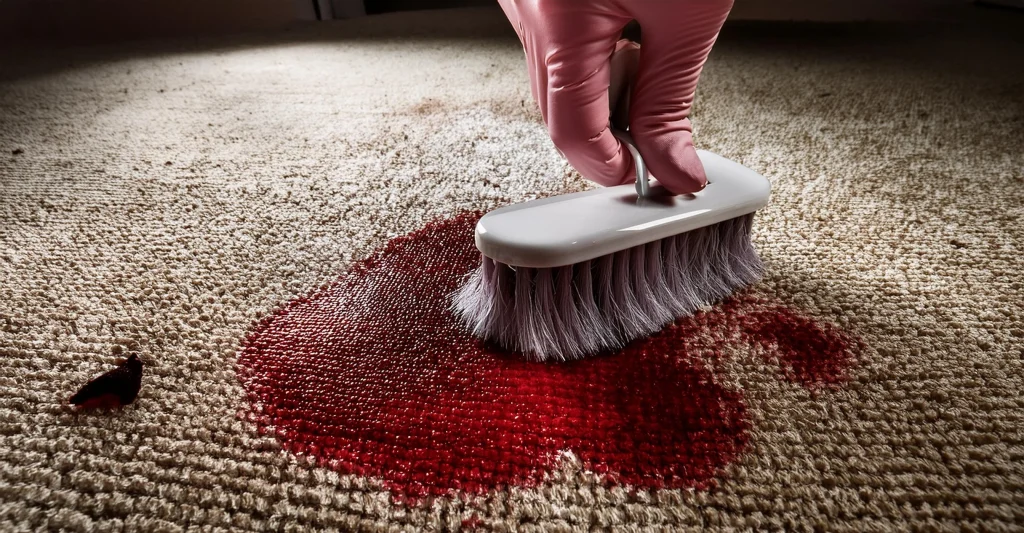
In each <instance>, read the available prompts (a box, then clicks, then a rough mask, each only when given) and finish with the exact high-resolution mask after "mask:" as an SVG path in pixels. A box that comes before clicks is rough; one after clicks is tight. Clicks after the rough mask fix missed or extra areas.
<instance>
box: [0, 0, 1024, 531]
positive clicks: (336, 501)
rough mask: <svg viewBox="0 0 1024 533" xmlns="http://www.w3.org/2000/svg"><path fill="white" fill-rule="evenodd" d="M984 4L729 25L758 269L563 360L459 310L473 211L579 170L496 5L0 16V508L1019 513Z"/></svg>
mask: <svg viewBox="0 0 1024 533" xmlns="http://www.w3.org/2000/svg"><path fill="white" fill-rule="evenodd" d="M951 28H953V29H951ZM1000 28H1003V26H1001V25H998V24H996V25H985V26H981V25H978V24H976V21H973V20H972V19H969V18H965V20H963V21H961V22H959V23H958V24H956V25H953V26H949V25H929V24H923V23H922V24H909V23H890V24H881V23H874V24H872V23H848V24H824V25H818V24H809V23H792V24H757V23H732V24H727V25H726V27H725V29H724V30H723V32H722V35H721V37H720V39H719V43H718V45H717V46H716V47H715V49H714V51H713V52H712V55H711V59H710V60H709V62H708V64H707V66H706V68H705V71H704V75H703V77H702V81H701V84H700V86H699V88H698V94H697V99H696V102H695V108H694V116H693V122H694V124H695V140H696V143H697V145H698V146H699V147H701V148H705V149H708V150H711V151H714V152H717V153H719V154H721V155H723V156H725V157H729V158H731V159H734V160H736V161H739V162H741V163H743V164H744V165H747V166H749V167H751V168H753V169H755V170H757V171H759V172H761V173H763V174H764V175H765V176H766V177H768V178H769V179H770V180H771V181H772V186H773V198H772V202H771V204H770V205H769V206H768V207H767V208H766V209H764V210H763V211H762V212H760V213H758V215H757V217H756V221H755V230H754V244H755V246H756V247H757V249H758V252H759V254H760V255H761V257H762V259H763V260H764V263H765V267H766V269H767V273H766V277H765V279H764V280H763V281H761V282H760V283H758V284H757V285H755V286H754V287H752V288H751V289H750V290H747V291H744V292H742V293H740V294H737V295H735V296H734V297H733V298H730V299H728V300H726V301H723V302H720V303H718V304H716V305H714V306H711V307H709V308H707V309H703V310H701V312H699V313H697V314H696V315H694V316H693V317H688V318H685V319H680V320H678V321H676V323H675V324H673V325H672V326H670V327H668V328H666V329H665V330H663V331H662V332H659V333H658V334H656V335H654V336H653V337H651V338H650V339H643V340H641V341H637V342H635V343H633V344H631V345H630V346H628V347H627V348H626V349H624V350H623V351H621V352H619V353H613V354H607V355H605V356H602V357H600V358H596V359H593V360H590V361H580V362H574V363H571V364H538V363H530V362H526V361H523V360H521V359H517V358H516V357H515V354H508V353H503V352H500V351H498V350H494V349H492V348H490V347H488V346H487V345H486V344H483V343H480V342H478V341H476V340H475V339H472V338H471V337H469V336H467V335H466V334H465V332H463V331H461V330H460V329H458V327H457V324H456V323H455V322H454V320H453V319H451V317H450V316H448V315H446V314H445V311H444V310H445V309H447V301H446V300H445V299H446V298H447V297H448V295H449V293H450V291H451V290H454V288H455V287H457V286H458V282H459V281H460V279H461V276H464V275H466V274H468V273H469V272H470V271H471V270H472V268H474V267H475V265H476V264H477V262H478V261H479V256H478V255H477V254H476V253H475V250H474V248H473V246H472V224H473V222H474V221H475V220H476V217H478V216H479V215H480V214H481V213H483V212H486V211H487V210H490V209H493V208H496V207H499V206H502V205H507V204H509V203H513V202H520V201H524V200H527V199H530V198H537V197H541V196H546V195H551V194H560V193H564V192H569V191H577V190H582V189H585V188H589V187H593V186H594V185H593V184H590V183H588V182H586V181H585V180H582V179H581V178H580V176H579V175H578V174H577V173H576V172H574V171H573V170H572V169H571V168H570V167H569V166H568V165H567V164H566V163H565V161H564V159H563V158H562V157H561V156H560V155H559V154H558V152H557V151H556V150H555V149H554V147H553V146H552V144H551V141H550V138H549V137H548V136H547V133H546V131H545V128H544V125H543V124H542V123H541V121H540V119H539V114H538V113H537V112H536V106H535V104H534V103H533V102H532V101H531V99H530V96H529V84H528V80H527V75H526V70H525V64H524V58H523V53H522V49H521V47H520V45H519V43H518V41H517V40H516V38H515V34H514V33H513V32H512V31H511V28H510V27H508V24H507V21H506V20H505V19H504V18H503V17H502V15H501V13H500V11H499V10H497V9H481V10H459V11H439V12H431V13H413V14H405V15H391V16H381V17H372V18H368V19H365V20H358V21H351V22H342V23H330V24H321V25H318V26H316V27H309V28H299V29H295V30H289V31H284V32H277V33H270V34H266V33H265V34H250V35H242V36H236V37H231V38H217V39H202V40H193V41H188V42H174V43H148V44H141V43H140V44H138V45H137V46H131V47H119V48H112V47H82V48H74V49H51V50H45V51H44V50H31V51H28V50H17V51H14V50H9V51H4V52H3V53H2V54H0V149H2V152H0V354H2V358H0V529H2V530H5V531H6V530H13V531H38V530H51V531H57V530H62V531H146V532H149V531H192V530H197V531H229V530H230V531H235V530H274V531H278V530H285V531H305V530H332V531H351V530H366V531H378V530H381V531H384V530H386V531H398V530H401V531H418V530H432V531H449V530H467V529H481V530H498V531H503V530H504V531H549V530H550V531H590V530H609V529H616V530H629V531H633V530H701V529H712V530H765V529H766V530H795V531H801V530H848V531H892V530H949V531H960V530H977V531H983V530H984V531H993V530H996V531H998V530H1006V531H1009V530H1015V529H1018V528H1019V527H1020V526H1019V524H1021V523H1024V432H1022V430H1021V427H1022V423H1024V397H1022V392H1021V391H1022V390H1024V374H1022V368H1021V366H1022V361H1024V348H1022V346H1024V308H1022V304H1021V302H1022V301H1024V298H1022V296H1024V295H1022V292H1024V291H1022V289H1024V274H1022V270H1024V260H1022V259H1021V255H1022V254H1021V247H1022V245H1024V243H1022V237H1024V229H1022V227H1024V226H1022V223H1024V221H1022V218H1024V150H1022V147H1024V146H1022V143H1021V139H1024V102H1022V100H1021V98H1020V94H1021V91H1022V89H1024V78H1022V74H1021V73H1022V72H1024V64H1022V63H1024V43H1022V42H1021V41H1020V39H1019V36H1018V35H1017V34H1015V33H1013V32H1011V31H1009V30H1005V29H1004V30H1001V29H1000ZM130 353H138V354H139V355H140V357H141V358H142V360H143V362H144V365H145V367H144V375H143V379H142V388H141V391H140V392H139V395H138V398H137V399H136V400H135V402H134V403H132V404H131V405H129V406H127V407H125V408H123V409H119V410H85V411H78V410H75V409H73V408H72V407H71V406H70V405H68V403H67V400H68V398H70V397H71V395H72V394H74V393H75V391H76V390H77V389H78V387H80V386H81V385H83V384H85V383H86V382H87V381H88V380H89V379H91V378H92V377H94V376H96V375H98V374H100V373H102V372H105V371H107V370H109V369H111V368H113V367H114V366H115V365H116V364H117V363H119V362H120V361H122V360H124V359H125V358H126V357H127V356H128V355H129V354H130Z"/></svg>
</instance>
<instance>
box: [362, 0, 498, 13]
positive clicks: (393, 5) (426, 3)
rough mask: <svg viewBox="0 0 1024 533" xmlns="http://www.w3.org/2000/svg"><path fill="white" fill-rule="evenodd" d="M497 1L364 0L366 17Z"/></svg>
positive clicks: (489, 3) (483, 4) (491, 3)
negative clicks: (393, 12)
mask: <svg viewBox="0 0 1024 533" xmlns="http://www.w3.org/2000/svg"><path fill="white" fill-rule="evenodd" d="M497 4H498V2H497V0H365V1H364V2H363V5H365V6H366V14H367V15H375V14H379V13H389V12H392V11H408V10H413V9H449V8H453V7H478V6H493V5H497Z"/></svg>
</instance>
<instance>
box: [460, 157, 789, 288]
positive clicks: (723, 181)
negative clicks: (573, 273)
mask: <svg viewBox="0 0 1024 533" xmlns="http://www.w3.org/2000/svg"><path fill="white" fill-rule="evenodd" d="M626 146H631V143H627V144H626ZM634 149H635V148H634ZM697 156H698V157H700V160H701V163H703V165H704V170H705V171H706V174H707V177H708V185H707V187H705V188H704V189H703V190H701V191H698V192H696V193H693V194H684V195H672V194H670V193H668V192H667V191H666V190H665V188H664V187H663V186H661V185H660V184H657V183H656V179H657V178H656V177H655V183H654V184H648V183H647V180H648V179H649V178H650V176H649V174H648V171H647V169H646V167H640V166H639V165H642V164H643V163H642V159H641V158H640V157H638V154H636V153H635V152H634V158H635V160H636V161H638V162H639V163H638V167H637V171H638V172H637V177H638V178H642V179H639V180H638V181H637V185H636V186H635V188H636V190H637V194H639V198H638V197H637V194H634V192H633V191H632V189H634V186H631V185H619V186H616V187H607V188H596V189H592V190H588V191H583V192H577V193H572V194H564V195H561V196H555V197H550V198H542V199H539V200H532V201H529V202H524V203H521V204H515V205H510V206H506V207H502V208H500V209H496V210H494V211H491V212H490V213H487V214H486V215H484V216H483V218H481V219H480V221H479V222H477V226H476V246H477V248H478V249H479V250H480V251H481V252H483V254H484V255H485V256H487V257H490V258H491V259H494V260H496V261H498V262H501V263H504V264H506V265H512V266H522V267H532V268H546V267H556V266H563V265H570V264H574V263H579V262H581V261H586V260H589V259H594V258H596V257H600V256H603V255H607V254H610V253H614V252H617V251H620V250H624V249H626V248H631V247H633V246H637V245H640V244H645V243H648V242H651V241H655V240H659V239H664V238H666V237H669V236H672V235H678V234H680V233H684V232H687V231H691V230H694V229H697V228H700V227H703V226H708V225H711V224H717V223H718V222H722V221H724V220H728V219H731V218H735V217H739V216H742V215H746V214H748V213H752V212H754V211H757V210H758V209H760V208H762V207H764V206H765V205H766V204H767V203H768V198H769V195H770V193H771V184H770V183H769V182H768V180H767V179H765V178H764V176H761V175H760V174H758V173H757V172H754V171H753V170H751V169H749V168H747V167H745V166H743V165H741V164H739V163H736V162H735V161H730V160H729V159H726V158H724V157H722V156H720V155H717V154H714V153H712V152H708V151H705V150H697ZM641 182H642V183H643V184H644V185H646V186H647V187H646V189H641V185H640V184H641Z"/></svg>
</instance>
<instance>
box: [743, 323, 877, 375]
mask: <svg viewBox="0 0 1024 533" xmlns="http://www.w3.org/2000/svg"><path fill="white" fill-rule="evenodd" d="M741 324H742V328H743V334H744V337H746V338H747V339H748V340H749V341H752V342H754V343H757V344H760V345H761V346H763V347H765V348H767V351H766V353H767V354H768V356H769V357H770V358H771V359H773V360H775V361H776V362H777V363H778V364H779V365H780V366H782V368H783V370H784V371H785V373H786V377H787V378H789V379H790V380H792V381H796V382H798V383H801V384H802V385H804V386H807V387H809V388H812V389H817V388H821V387H825V386H829V385H835V384H837V383H840V382H842V381H843V380H844V379H845V377H846V370H847V369H848V368H849V367H850V366H851V365H852V363H853V361H852V360H853V357H854V353H855V352H856V348H857V344H858V343H857V342H856V341H855V339H853V338H852V337H849V336H847V335H845V334H843V333H842V332H840V331H837V330H836V329H835V328H833V327H829V326H823V325H819V324H818V323H816V322H814V321H813V320H811V319H809V318H806V317H803V316H800V315H797V314H796V313H794V312H793V311H792V310H791V309H788V308H785V307H781V306H762V309H756V310H753V311H750V312H748V313H746V314H744V315H743V317H742V319H741Z"/></svg>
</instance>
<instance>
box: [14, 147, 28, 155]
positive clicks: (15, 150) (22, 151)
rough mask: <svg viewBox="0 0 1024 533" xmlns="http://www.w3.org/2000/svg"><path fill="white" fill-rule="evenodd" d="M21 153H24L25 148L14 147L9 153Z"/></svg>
mask: <svg viewBox="0 0 1024 533" xmlns="http://www.w3.org/2000/svg"><path fill="white" fill-rule="evenodd" d="M23 153H25V150H22V149H21V148H15V149H14V150H11V154H13V155H21V154H23Z"/></svg>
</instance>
